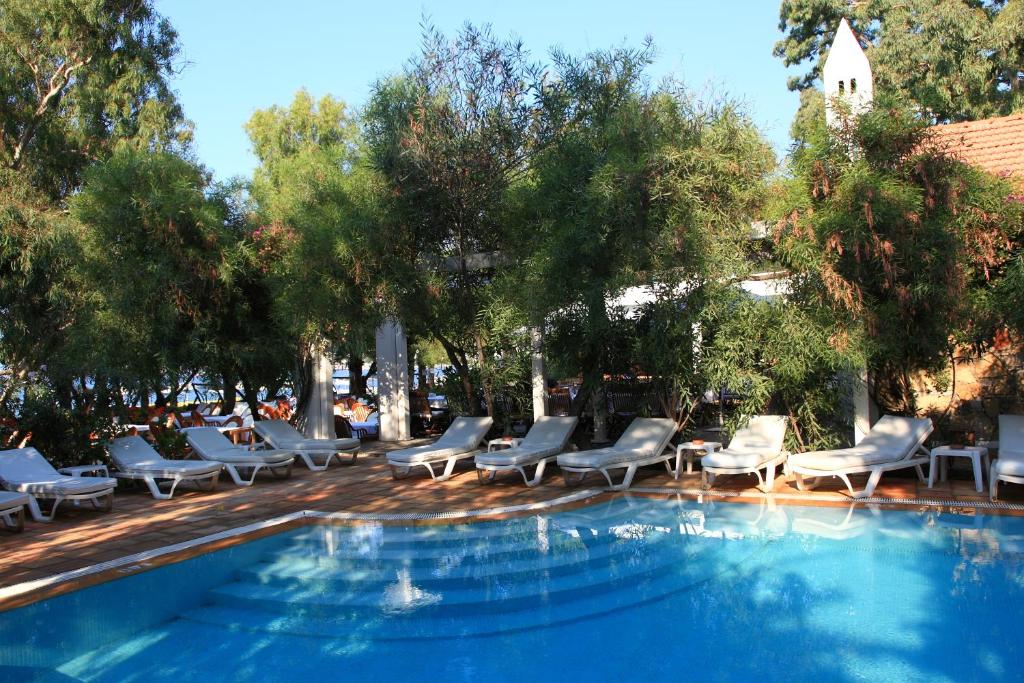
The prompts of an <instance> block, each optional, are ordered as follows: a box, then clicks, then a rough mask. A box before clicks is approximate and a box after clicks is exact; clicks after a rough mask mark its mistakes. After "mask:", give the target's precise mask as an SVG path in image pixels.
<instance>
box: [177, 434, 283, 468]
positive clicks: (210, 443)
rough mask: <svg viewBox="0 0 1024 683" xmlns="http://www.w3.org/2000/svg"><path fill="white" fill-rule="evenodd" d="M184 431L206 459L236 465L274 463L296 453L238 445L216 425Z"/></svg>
mask: <svg viewBox="0 0 1024 683" xmlns="http://www.w3.org/2000/svg"><path fill="white" fill-rule="evenodd" d="M182 431H183V432H184V433H185V437H186V438H187V439H188V442H189V445H191V446H192V448H194V449H195V451H196V452H197V453H198V454H199V455H200V456H201V457H202V458H203V459H204V460H216V461H218V462H223V463H230V464H234V465H237V464H240V463H253V462H258V463H267V464H274V463H277V462H284V461H286V460H289V459H290V458H292V457H294V453H292V452H291V451H289V450H261V451H250V450H249V449H247V448H246V447H245V446H236V445H235V444H233V443H231V441H230V440H229V439H228V438H227V437H226V436H224V435H223V434H221V433H220V432H219V431H218V430H217V428H216V427H192V428H189V429H184V430H182Z"/></svg>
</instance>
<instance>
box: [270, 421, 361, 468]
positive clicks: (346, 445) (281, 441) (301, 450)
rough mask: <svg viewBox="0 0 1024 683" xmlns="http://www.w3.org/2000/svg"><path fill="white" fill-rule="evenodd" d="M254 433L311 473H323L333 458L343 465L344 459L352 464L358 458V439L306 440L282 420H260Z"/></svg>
mask: <svg viewBox="0 0 1024 683" xmlns="http://www.w3.org/2000/svg"><path fill="white" fill-rule="evenodd" d="M253 430H254V431H255V432H256V434H258V435H259V437H260V438H261V439H263V441H264V443H267V444H269V445H270V447H271V448H276V449H278V450H283V451H289V452H291V453H295V454H297V455H298V456H299V457H300V458H302V462H304V463H306V467H308V468H309V469H311V470H313V471H314V472H319V471H321V470H326V469H327V466H328V465H330V464H331V460H334V459H335V458H337V459H338V462H339V463H342V464H344V463H345V461H344V460H342V456H343V455H347V456H350V458H349V460H348V463H349V464H351V463H354V462H355V461H356V456H357V455H359V445H360V441H359V439H307V438H306V437H304V436H303V435H302V434H301V433H300V432H299V430H297V429H295V427H293V426H291V425H290V424H289V423H288V422H287V421H285V420H260V421H258V422H256V423H255V424H254V425H253ZM314 458H319V459H322V461H321V462H319V463H318V462H316V460H315V459H314Z"/></svg>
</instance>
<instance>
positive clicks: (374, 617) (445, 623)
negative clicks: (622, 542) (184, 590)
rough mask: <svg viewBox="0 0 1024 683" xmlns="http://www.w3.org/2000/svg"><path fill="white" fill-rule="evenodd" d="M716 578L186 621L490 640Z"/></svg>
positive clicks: (249, 605) (207, 612)
mask: <svg viewBox="0 0 1024 683" xmlns="http://www.w3.org/2000/svg"><path fill="white" fill-rule="evenodd" d="M741 566H742V563H730V564H726V565H724V566H722V567H721V568H720V572H719V574H722V573H727V572H734V571H736V570H737V568H738V567H741ZM712 578H714V577H713V576H699V577H698V576H693V577H690V578H689V580H684V579H682V578H681V577H680V576H679V575H678V574H677V573H675V572H663V573H661V574H657V575H654V576H651V577H650V578H649V579H646V580H642V581H639V582H637V583H634V584H632V585H627V586H620V588H621V590H612V591H611V592H608V591H601V592H588V591H587V590H584V589H581V590H579V591H577V592H576V595H575V597H574V598H573V599H571V600H557V601H550V600H549V601H546V602H544V601H535V602H534V603H532V604H531V605H530V606H529V608H528V609H515V610H509V611H483V610H480V609H479V608H480V607H481V606H482V605H486V603H475V604H472V605H467V606H465V608H464V609H461V610H457V611H449V612H443V611H436V610H435V611H425V610H416V611H411V612H402V611H393V612H384V611H381V610H377V611H376V613H373V614H368V613H367V612H366V611H364V610H352V609H351V608H349V609H338V610H336V611H334V612H331V611H329V610H321V611H318V612H313V611H307V612H291V613H289V612H276V611H267V610H266V609H260V607H264V606H265V605H266V603H262V602H254V601H250V600H244V599H243V600H240V601H238V602H237V603H234V604H230V605H229V604H220V603H215V604H209V605H206V606H203V607H201V608H198V609H194V610H190V611H189V612H186V613H185V614H183V615H182V618H184V619H188V620H192V621H197V622H202V623H205V624H210V625H215V626H218V627H221V628H225V629H228V630H234V631H250V632H255V633H272V634H273V633H281V634H284V633H287V634H290V635H298V636H310V637H321V638H331V639H351V640H356V641H371V640H408V639H425V640H443V639H448V638H457V637H467V636H484V635H496V634H501V633H508V632H512V631H517V630H524V629H536V628H543V627H545V626H550V625H554V624H559V623H565V622H570V621H577V620H583V619H588V618H593V617H595V616H598V615H601V614H606V613H608V612H612V611H616V610H620V609H625V608H629V607H634V606H636V605H639V604H641V603H644V602H648V601H652V600H659V599H662V598H664V597H665V596H667V595H669V594H672V593H677V592H681V591H685V590H694V589H699V587H700V586H701V585H703V584H704V583H705V582H706V581H707V580H711V579H712Z"/></svg>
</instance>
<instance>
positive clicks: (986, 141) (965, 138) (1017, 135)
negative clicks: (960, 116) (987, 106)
mask: <svg viewBox="0 0 1024 683" xmlns="http://www.w3.org/2000/svg"><path fill="white" fill-rule="evenodd" d="M930 132H931V140H932V142H934V143H935V144H937V145H938V146H939V147H940V148H942V149H944V150H946V151H947V152H949V153H950V154H953V155H955V156H957V157H958V158H960V159H962V160H963V161H965V162H966V163H968V164H971V165H974V166H978V167H979V168H983V169H985V170H986V171H988V172H989V173H993V174H995V175H1002V176H1009V175H1013V176H1016V177H1017V178H1024V114H1012V115H1010V116H1000V117H998V118H994V119H983V120H981V121H966V122H964V123H948V124H945V125H941V126H932V128H931V129H930Z"/></svg>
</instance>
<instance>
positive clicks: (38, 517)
mask: <svg viewBox="0 0 1024 683" xmlns="http://www.w3.org/2000/svg"><path fill="white" fill-rule="evenodd" d="M28 511H29V513H30V514H31V515H32V519H33V520H34V521H36V522H49V521H50V520H52V519H53V516H52V515H51V516H50V517H49V518H47V517H46V515H44V514H43V511H42V510H41V509H39V501H37V500H36V497H35V496H29V498H28Z"/></svg>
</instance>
